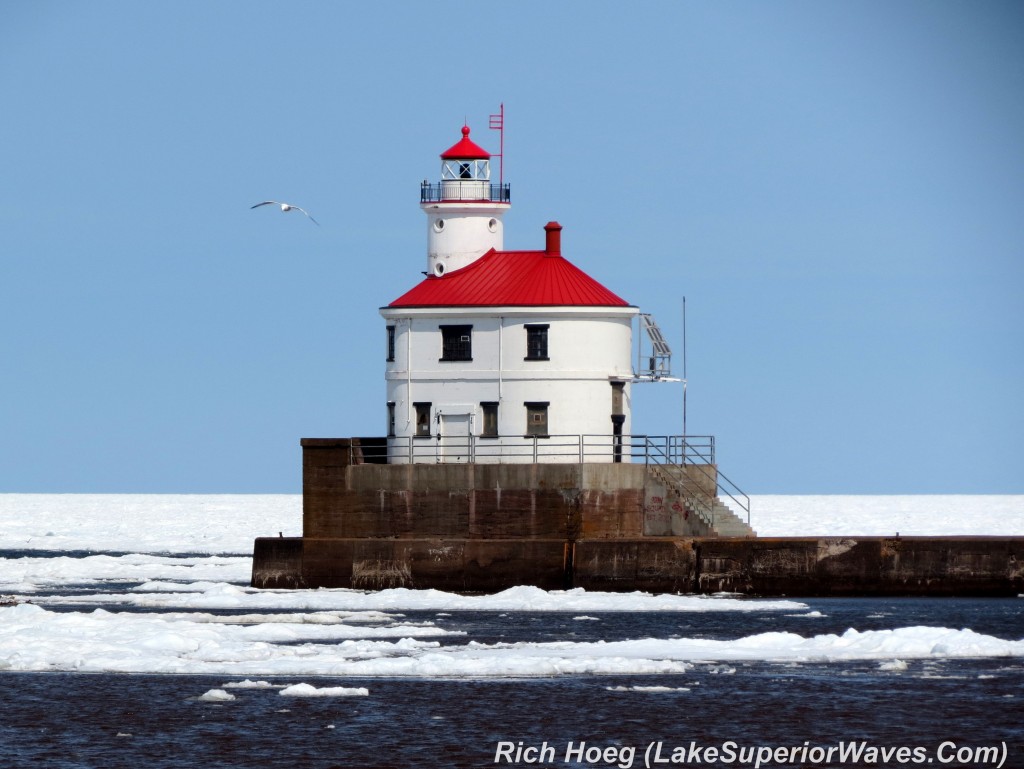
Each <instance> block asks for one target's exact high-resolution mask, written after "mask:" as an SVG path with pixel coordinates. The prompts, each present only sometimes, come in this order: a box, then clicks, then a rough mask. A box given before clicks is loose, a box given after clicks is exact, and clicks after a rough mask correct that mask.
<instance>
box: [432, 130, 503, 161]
mask: <svg viewBox="0 0 1024 769" xmlns="http://www.w3.org/2000/svg"><path fill="white" fill-rule="evenodd" d="M490 157H491V153H489V152H488V151H487V150H485V149H484V148H483V147H481V146H480V145H479V144H477V143H476V142H475V141H472V140H471V139H470V138H469V126H468V125H464V126H462V139H460V140H459V142H458V143H457V144H453V145H452V146H451V147H449V148H448V149H446V150H445V151H444V152H442V153H441V159H442V160H489V159H490Z"/></svg>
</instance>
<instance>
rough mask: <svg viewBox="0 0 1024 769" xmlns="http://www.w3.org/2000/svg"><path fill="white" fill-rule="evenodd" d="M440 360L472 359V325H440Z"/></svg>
mask: <svg viewBox="0 0 1024 769" xmlns="http://www.w3.org/2000/svg"><path fill="white" fill-rule="evenodd" d="M441 360H443V361H445V360H447V361H452V360H473V327H472V326H441Z"/></svg>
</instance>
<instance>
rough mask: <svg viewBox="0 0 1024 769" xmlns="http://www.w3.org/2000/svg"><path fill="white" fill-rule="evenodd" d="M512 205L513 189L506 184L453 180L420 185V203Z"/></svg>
mask: <svg viewBox="0 0 1024 769" xmlns="http://www.w3.org/2000/svg"><path fill="white" fill-rule="evenodd" d="M464 200H465V201H476V202H487V203H511V202H512V189H511V187H510V186H509V184H508V182H506V183H505V184H488V183H486V182H479V181H474V180H466V181H460V180H457V179H452V180H450V181H444V182H441V183H440V184H431V183H430V182H423V183H422V184H420V203H447V202H451V201H464Z"/></svg>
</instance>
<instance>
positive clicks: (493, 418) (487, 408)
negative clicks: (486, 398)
mask: <svg viewBox="0 0 1024 769" xmlns="http://www.w3.org/2000/svg"><path fill="white" fill-rule="evenodd" d="M480 409H481V410H482V411H483V412H484V426H483V430H482V431H481V433H480V435H482V436H483V437H484V438H497V437H498V404H497V403H481V404H480Z"/></svg>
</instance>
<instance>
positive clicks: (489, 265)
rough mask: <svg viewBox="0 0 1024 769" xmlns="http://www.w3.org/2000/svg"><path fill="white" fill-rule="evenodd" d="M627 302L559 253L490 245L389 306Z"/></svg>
mask: <svg viewBox="0 0 1024 769" xmlns="http://www.w3.org/2000/svg"><path fill="white" fill-rule="evenodd" d="M524 306H525V307H549V306H556V307H564V306H570V307H628V306H629V304H628V303H627V302H626V301H625V300H624V299H622V298H621V297H619V296H617V295H616V294H614V293H612V292H611V291H609V290H608V289H607V288H605V287H604V286H602V285H601V284H600V283H598V282H597V281H596V280H594V279H593V278H591V277H590V276H589V275H587V274H586V273H585V272H583V270H581V269H580V268H579V267H576V266H575V265H574V264H572V263H571V262H569V261H568V260H567V259H565V258H564V257H562V256H561V255H559V254H551V253H548V252H547V251H495V250H494V249H491V250H490V251H488V252H487V253H486V254H484V255H483V256H481V257H480V258H479V259H477V260H476V261H475V262H472V263H471V264H468V265H466V266H465V267H463V268H462V269H461V270H455V271H454V272H449V273H447V274H446V275H443V276H441V277H439V278H438V277H434V276H430V277H428V278H426V279H425V280H423V281H422V282H421V283H420V284H419V285H418V286H416V287H414V288H413V289H412V290H410V291H407V292H406V293H404V294H402V296H400V297H398V299H396V300H395V301H393V302H392V303H391V304H389V305H388V307H524Z"/></svg>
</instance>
